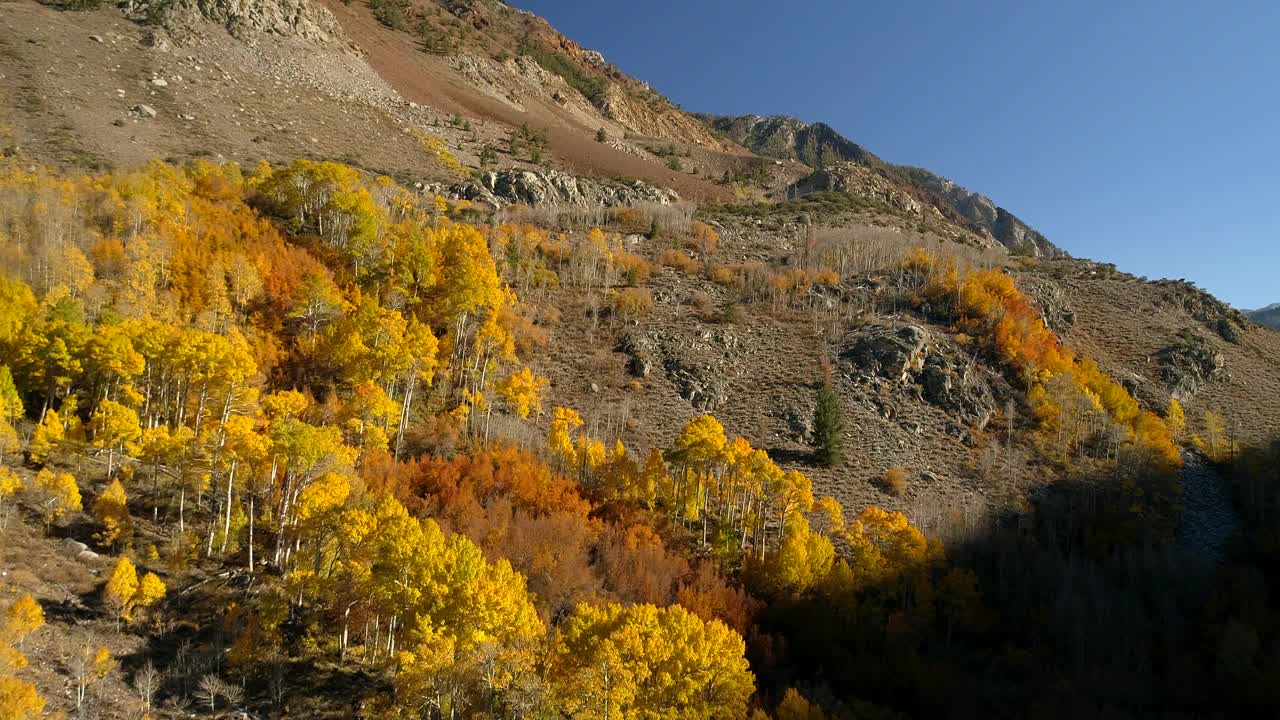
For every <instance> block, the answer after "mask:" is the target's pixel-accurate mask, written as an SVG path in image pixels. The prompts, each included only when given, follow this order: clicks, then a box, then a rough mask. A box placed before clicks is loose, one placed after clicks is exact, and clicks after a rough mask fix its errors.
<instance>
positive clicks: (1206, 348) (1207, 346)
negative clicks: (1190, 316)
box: [1155, 333, 1227, 400]
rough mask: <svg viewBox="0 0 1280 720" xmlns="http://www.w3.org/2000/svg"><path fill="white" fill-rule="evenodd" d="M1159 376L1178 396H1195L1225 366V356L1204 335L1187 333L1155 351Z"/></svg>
mask: <svg viewBox="0 0 1280 720" xmlns="http://www.w3.org/2000/svg"><path fill="white" fill-rule="evenodd" d="M1155 360H1156V364H1157V366H1158V367H1159V368H1160V379H1161V380H1163V381H1164V383H1165V385H1166V386H1167V387H1168V389H1169V394H1170V395H1171V396H1173V397H1174V398H1177V399H1179V400H1186V399H1188V398H1191V397H1193V396H1194V395H1195V394H1196V393H1198V392H1199V391H1200V389H1201V388H1202V387H1204V386H1205V385H1206V384H1208V383H1209V382H1212V381H1213V380H1216V379H1217V378H1218V377H1220V376H1221V374H1222V373H1223V371H1224V370H1225V369H1226V364H1227V361H1226V358H1225V357H1224V356H1223V355H1222V353H1220V352H1218V351H1217V349H1215V348H1214V347H1213V345H1212V343H1211V342H1210V341H1209V340H1208V339H1207V338H1205V337H1202V336H1200V335H1197V334H1192V333H1184V334H1183V335H1180V336H1179V337H1178V339H1177V341H1175V342H1174V343H1173V344H1171V345H1169V346H1168V347H1166V348H1164V349H1163V350H1161V351H1160V352H1158V353H1156V355H1155Z"/></svg>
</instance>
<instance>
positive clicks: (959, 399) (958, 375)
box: [920, 353, 996, 429]
mask: <svg viewBox="0 0 1280 720" xmlns="http://www.w3.org/2000/svg"><path fill="white" fill-rule="evenodd" d="M920 381H921V384H922V385H923V386H924V398H925V399H926V400H928V401H929V402H931V403H933V404H934V405H937V406H938V407H940V408H942V409H943V410H946V411H947V412H949V413H951V414H952V415H954V416H956V417H959V418H961V419H963V420H964V421H965V422H967V423H969V424H970V425H973V426H974V427H977V428H979V429H982V428H985V427H986V426H987V423H989V422H991V416H992V415H994V414H995V409H996V401H995V397H994V396H993V395H992V393H991V387H990V385H988V384H987V382H986V380H985V379H984V378H983V377H982V376H981V375H980V374H979V373H978V372H977V370H976V369H975V368H974V366H972V365H971V364H969V363H965V362H963V361H961V362H957V361H956V359H955V358H951V357H947V356H945V355H942V354H940V353H937V354H933V355H929V356H928V357H926V358H925V360H924V369H923V370H922V371H921V372H920Z"/></svg>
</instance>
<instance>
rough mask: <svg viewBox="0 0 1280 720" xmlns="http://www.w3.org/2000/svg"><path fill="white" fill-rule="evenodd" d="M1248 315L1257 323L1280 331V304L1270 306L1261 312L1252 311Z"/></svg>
mask: <svg viewBox="0 0 1280 720" xmlns="http://www.w3.org/2000/svg"><path fill="white" fill-rule="evenodd" d="M1246 314H1247V315H1248V316H1249V319H1250V320H1253V321H1254V322H1256V323H1259V324H1262V325H1268V326H1270V327H1273V328H1277V329H1280V303H1276V304H1275V305H1268V306H1266V307H1264V308H1262V309H1260V310H1250V311H1248V312H1247V313H1246Z"/></svg>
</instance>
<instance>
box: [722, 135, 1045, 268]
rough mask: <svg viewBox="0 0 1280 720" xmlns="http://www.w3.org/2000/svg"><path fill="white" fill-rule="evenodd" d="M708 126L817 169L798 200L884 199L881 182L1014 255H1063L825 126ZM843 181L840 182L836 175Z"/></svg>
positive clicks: (979, 199)
mask: <svg viewBox="0 0 1280 720" xmlns="http://www.w3.org/2000/svg"><path fill="white" fill-rule="evenodd" d="M699 117H700V118H701V119H702V120H703V122H706V123H707V124H708V125H709V126H710V127H712V128H713V129H715V130H716V131H717V132H720V133H722V134H723V135H724V136H725V137H727V138H728V139H730V140H733V141H734V142H737V143H740V144H742V145H743V146H745V147H747V148H748V149H750V150H751V151H752V152H755V153H758V154H760V155H764V156H766V157H772V158H778V159H789V160H797V161H799V162H802V163H804V164H806V165H808V166H809V167H811V168H814V176H811V177H808V178H804V179H802V180H800V181H799V182H797V183H795V184H794V185H792V186H791V188H789V192H790V193H791V194H793V195H803V194H805V193H808V192H814V191H818V190H839V191H842V192H851V193H854V194H858V195H866V194H868V193H875V194H883V190H881V189H878V188H870V189H868V187H867V186H868V185H872V184H874V183H877V182H881V181H879V180H872V179H871V178H872V173H874V175H878V176H880V178H882V179H883V180H887V181H888V182H890V183H892V184H894V185H896V186H897V188H898V192H899V193H901V194H907V195H911V196H912V197H914V198H915V199H916V201H917V202H919V203H923V204H926V205H929V206H932V207H933V208H934V209H936V210H937V211H938V212H940V213H942V214H944V215H945V216H947V217H948V218H949V219H951V220H953V221H955V222H957V223H959V224H961V225H963V226H965V227H967V228H969V229H970V230H973V231H975V232H978V233H980V234H986V235H988V236H990V237H992V238H993V239H995V240H997V241H999V242H1000V243H1001V244H1002V245H1004V246H1005V247H1007V248H1009V249H1010V250H1011V251H1014V252H1017V253H1022V254H1027V255H1033V256H1035V257H1053V256H1056V255H1060V254H1061V253H1062V251H1061V250H1060V249H1059V248H1057V247H1056V246H1055V245H1053V243H1051V242H1049V240H1048V239H1047V238H1045V237H1044V236H1043V235H1041V234H1040V233H1038V232H1036V231H1035V230H1034V229H1033V228H1031V226H1029V225H1027V224H1026V223H1025V222H1023V221H1022V220H1020V219H1019V218H1018V217H1017V216H1015V215H1014V214H1013V213H1011V212H1009V211H1008V210H1005V209H1004V208H1002V207H999V206H998V205H996V204H995V203H994V202H993V201H992V200H991V199H990V198H988V197H986V196H985V195H982V194H979V193H976V192H972V191H969V190H966V189H965V188H963V187H960V186H959V185H957V184H956V183H955V182H953V181H951V180H948V179H947V178H944V177H942V176H940V175H935V174H934V173H931V172H929V171H928V170H924V169H921V168H913V167H905V166H900V165H893V164H890V163H887V162H885V161H884V160H881V159H880V158H879V157H877V156H876V155H874V154H873V153H871V152H870V151H869V150H867V149H866V148H864V147H863V146H861V145H859V144H857V143H855V142H853V141H851V140H849V139H848V138H846V137H844V136H843V135H841V134H840V133H838V132H836V131H835V130H834V129H832V128H831V127H830V126H829V125H826V124H825V123H806V122H804V121H801V120H798V119H796V118H792V117H785V116H776V115H774V116H762V115H743V116H738V117H724V116H714V115H700V116H699ZM842 163H854V164H856V165H859V166H862V167H864V168H867V169H868V170H870V171H872V173H860V174H857V175H854V174H853V173H851V172H849V170H848V169H847V166H845V167H844V169H843V170H841V168H840V167H839V166H840V165H841V164H842ZM833 173H834V175H843V177H836V176H834V175H833Z"/></svg>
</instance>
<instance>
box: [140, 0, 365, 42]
mask: <svg viewBox="0 0 1280 720" xmlns="http://www.w3.org/2000/svg"><path fill="white" fill-rule="evenodd" d="M123 9H124V11H125V13H126V14H127V15H129V16H130V17H131V18H134V19H137V20H147V21H150V22H153V23H156V24H159V25H160V26H162V27H164V28H165V29H166V30H169V31H170V32H172V33H175V35H177V36H178V37H182V36H184V35H187V34H190V33H191V32H192V31H193V30H194V29H195V28H197V27H198V26H199V24H201V23H202V22H212V23H215V24H218V25H221V26H223V27H225V28H226V29H227V32H229V33H231V35H233V36H234V37H236V38H237V39H239V40H242V41H244V42H246V43H249V44H255V43H257V42H258V41H260V40H261V39H262V38H263V36H277V37H293V38H300V39H302V40H310V41H313V42H319V43H328V42H332V41H335V40H340V39H342V38H344V37H345V36H344V34H343V32H342V30H341V28H339V26H338V21H337V20H336V19H334V17H333V14H332V13H330V12H329V11H328V9H326V8H324V7H323V6H321V5H320V4H319V3H314V2H311V0H125V3H124V5H123Z"/></svg>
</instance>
